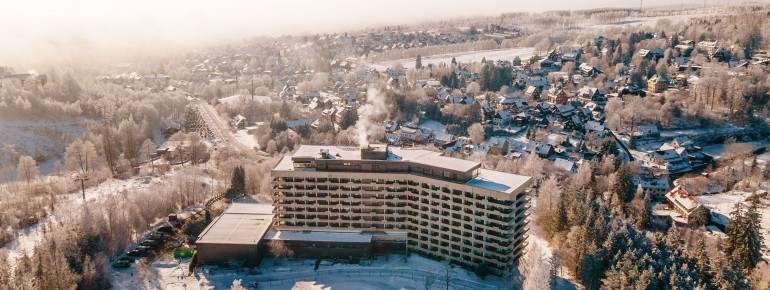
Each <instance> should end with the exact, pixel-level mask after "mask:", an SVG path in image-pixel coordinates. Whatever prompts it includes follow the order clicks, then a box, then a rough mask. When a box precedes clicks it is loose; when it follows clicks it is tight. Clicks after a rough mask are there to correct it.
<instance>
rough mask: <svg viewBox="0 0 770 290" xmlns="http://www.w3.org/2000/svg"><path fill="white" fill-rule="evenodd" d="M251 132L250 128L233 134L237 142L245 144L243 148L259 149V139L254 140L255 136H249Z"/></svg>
mask: <svg viewBox="0 0 770 290" xmlns="http://www.w3.org/2000/svg"><path fill="white" fill-rule="evenodd" d="M249 130H250V129H249V128H246V129H241V130H238V131H236V132H235V133H234V134H233V136H234V137H235V139H236V140H238V142H240V143H241V144H243V146H246V148H259V143H257V139H256V138H254V135H252V134H249Z"/></svg>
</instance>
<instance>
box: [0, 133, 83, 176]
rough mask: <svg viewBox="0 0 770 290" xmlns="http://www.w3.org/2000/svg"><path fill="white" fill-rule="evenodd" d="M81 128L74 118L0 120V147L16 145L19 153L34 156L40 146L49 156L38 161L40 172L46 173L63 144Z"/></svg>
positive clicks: (79, 134)
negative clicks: (69, 119)
mask: <svg viewBox="0 0 770 290" xmlns="http://www.w3.org/2000/svg"><path fill="white" fill-rule="evenodd" d="M83 131H84V130H83V128H82V127H81V124H80V123H79V122H77V121H63V120H38V121H28V120H0V147H3V146H4V145H5V144H11V145H16V150H17V151H18V152H19V154H21V155H29V156H35V151H36V150H37V149H40V150H41V152H43V153H44V154H45V155H46V157H48V159H49V160H48V161H46V162H43V163H42V164H38V165H39V166H40V174H42V175H48V174H51V172H52V171H53V163H54V159H56V158H59V157H60V155H63V154H64V148H66V147H67V145H68V144H69V143H70V142H71V141H72V139H74V138H80V137H81V136H82V135H83Z"/></svg>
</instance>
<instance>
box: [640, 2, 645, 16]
mask: <svg viewBox="0 0 770 290" xmlns="http://www.w3.org/2000/svg"><path fill="white" fill-rule="evenodd" d="M642 3H644V0H639V14H640V15H641V14H642Z"/></svg>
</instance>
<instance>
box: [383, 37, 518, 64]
mask: <svg viewBox="0 0 770 290" xmlns="http://www.w3.org/2000/svg"><path fill="white" fill-rule="evenodd" d="M513 47H514V42H513V41H510V40H506V41H503V42H502V43H501V44H498V43H497V41H494V40H479V41H474V42H464V43H455V44H442V45H433V46H424V47H414V48H407V49H395V50H388V51H384V52H381V53H378V54H375V55H371V56H370V57H369V59H370V61H371V62H386V61H392V60H400V59H407V58H417V56H423V57H425V56H431V55H440V54H448V53H461V52H468V51H480V50H491V49H503V48H513Z"/></svg>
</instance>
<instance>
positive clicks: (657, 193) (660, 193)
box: [633, 176, 671, 200]
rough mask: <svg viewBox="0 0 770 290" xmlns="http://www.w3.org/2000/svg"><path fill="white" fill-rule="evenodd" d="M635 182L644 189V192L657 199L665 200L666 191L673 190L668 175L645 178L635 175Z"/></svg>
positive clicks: (635, 184)
mask: <svg viewBox="0 0 770 290" xmlns="http://www.w3.org/2000/svg"><path fill="white" fill-rule="evenodd" d="M633 183H634V186H636V187H637V188H641V189H642V193H646V194H648V195H650V198H653V199H657V200H663V199H664V198H665V197H666V193H667V192H669V190H671V186H670V185H669V180H668V178H667V177H661V178H643V177H640V176H634V178H633Z"/></svg>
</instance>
